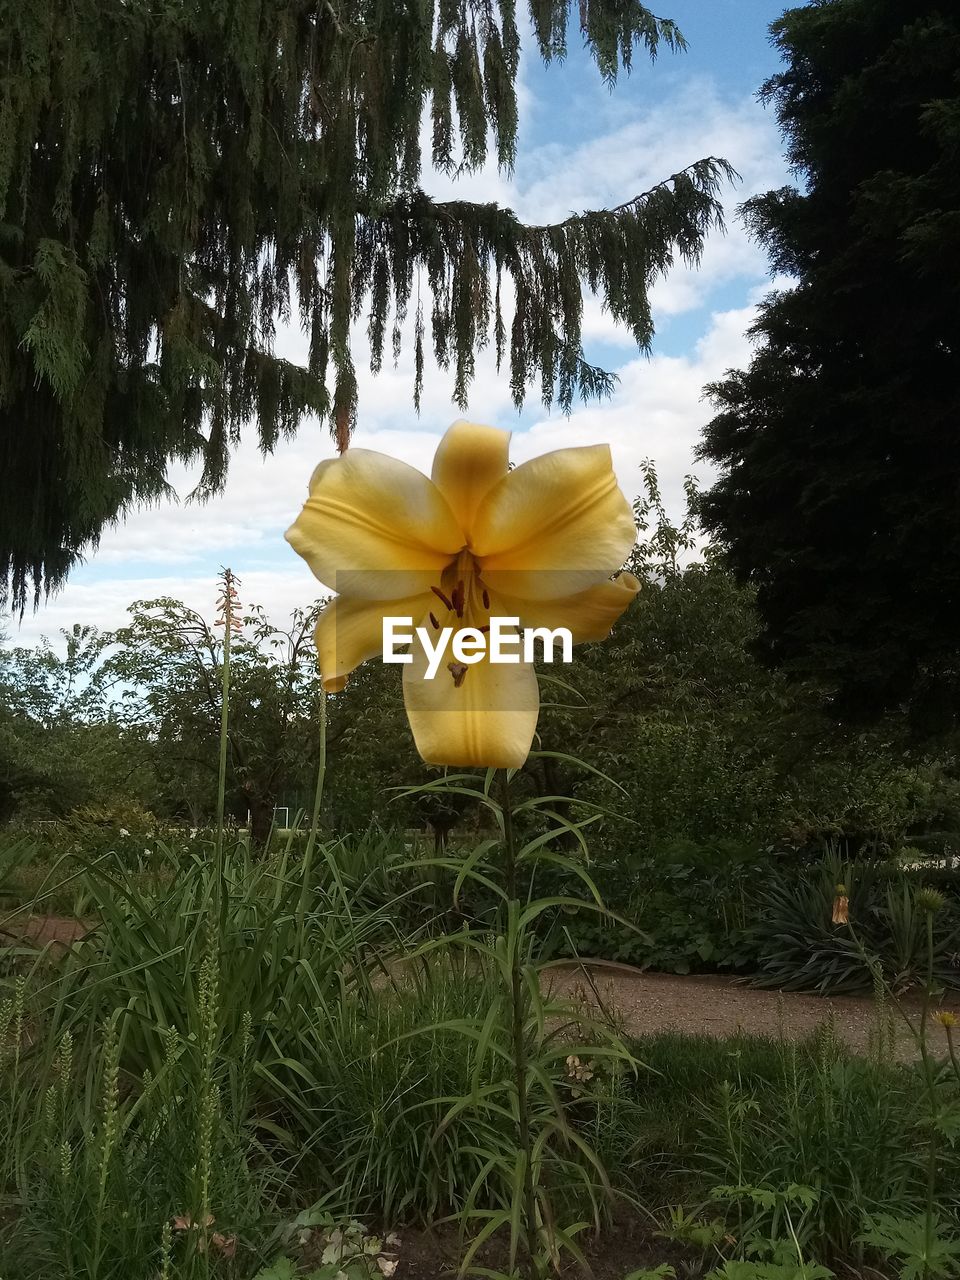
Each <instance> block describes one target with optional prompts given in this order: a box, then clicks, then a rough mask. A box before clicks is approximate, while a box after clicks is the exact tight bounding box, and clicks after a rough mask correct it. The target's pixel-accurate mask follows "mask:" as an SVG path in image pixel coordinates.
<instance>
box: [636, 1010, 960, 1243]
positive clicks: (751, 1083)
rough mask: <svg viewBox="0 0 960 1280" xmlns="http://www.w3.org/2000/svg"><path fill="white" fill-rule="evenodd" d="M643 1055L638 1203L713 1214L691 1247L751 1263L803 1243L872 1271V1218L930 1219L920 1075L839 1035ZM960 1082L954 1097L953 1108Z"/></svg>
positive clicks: (647, 1050)
mask: <svg viewBox="0 0 960 1280" xmlns="http://www.w3.org/2000/svg"><path fill="white" fill-rule="evenodd" d="M635 1052H636V1054H637V1056H638V1058H640V1060H641V1061H642V1062H643V1063H644V1064H645V1065H646V1066H647V1068H648V1069H649V1070H648V1072H647V1073H645V1074H644V1075H643V1076H642V1077H641V1081H640V1085H639V1091H638V1096H637V1101H636V1105H637V1115H636V1120H635V1121H634V1125H633V1127H634V1131H635V1133H636V1134H637V1135H638V1142H637V1147H636V1149H635V1151H634V1154H633V1162H632V1166H631V1167H632V1168H633V1169H634V1170H635V1173H634V1181H635V1186H636V1191H637V1194H638V1195H640V1196H641V1197H643V1198H645V1199H646V1202H647V1203H660V1202H662V1199H663V1197H664V1196H666V1197H668V1198H669V1199H670V1200H671V1202H675V1203H677V1204H679V1205H682V1206H697V1205H698V1204H699V1205H704V1204H705V1205H706V1206H707V1208H704V1209H701V1211H700V1212H699V1213H696V1212H694V1213H693V1214H692V1215H691V1214H689V1213H687V1214H684V1215H681V1217H682V1219H683V1221H684V1222H685V1223H686V1226H685V1227H684V1229H683V1237H682V1238H685V1239H686V1240H687V1241H688V1242H690V1243H695V1244H696V1245H697V1247H698V1248H700V1249H702V1250H704V1251H715V1250H717V1249H718V1248H719V1249H722V1251H723V1253H724V1254H725V1255H727V1256H731V1255H732V1256H733V1257H735V1258H736V1257H743V1256H744V1248H745V1246H748V1247H747V1248H746V1256H747V1257H748V1258H749V1256H750V1248H749V1246H750V1244H751V1242H756V1241H757V1240H758V1239H760V1240H767V1241H776V1240H791V1239H795V1240H796V1241H797V1242H798V1243H799V1245H800V1247H801V1248H802V1249H803V1251H804V1253H805V1255H806V1254H812V1256H813V1257H815V1258H818V1259H822V1260H824V1261H827V1262H831V1261H832V1260H834V1259H842V1258H846V1259H849V1260H851V1261H862V1260H863V1253H862V1242H861V1241H860V1240H859V1237H860V1235H861V1232H862V1231H863V1229H864V1227H865V1224H866V1223H867V1222H868V1221H869V1220H870V1218H871V1217H873V1216H874V1215H876V1214H877V1213H890V1214H894V1215H902V1216H905V1217H910V1216H912V1215H914V1214H916V1213H917V1212H919V1211H921V1209H922V1206H923V1204H924V1201H925V1198H926V1190H927V1185H926V1169H925V1167H924V1161H923V1159H922V1154H921V1153H920V1152H918V1150H917V1142H916V1135H917V1132H918V1127H919V1126H922V1125H923V1123H924V1117H925V1114H926V1100H925V1097H924V1087H923V1081H922V1073H921V1071H920V1069H919V1068H918V1067H916V1066H910V1067H895V1066H892V1065H891V1064H890V1063H889V1062H887V1061H878V1060H873V1059H867V1058H857V1057H855V1056H852V1055H851V1054H850V1053H849V1052H848V1051H847V1050H845V1049H844V1048H843V1047H842V1046H841V1043H840V1041H839V1039H838V1038H837V1036H836V1034H835V1033H834V1032H833V1031H832V1029H831V1028H830V1026H829V1025H826V1026H825V1027H824V1028H822V1029H821V1031H820V1033H819V1034H818V1036H817V1037H816V1038H815V1039H813V1040H811V1041H809V1042H806V1043H802V1044H797V1043H793V1042H790V1041H786V1040H778V1041H763V1040H756V1039H752V1038H746V1037H744V1038H737V1039H733V1040H728V1041H716V1040H713V1039H712V1038H710V1037H706V1036H702V1037H696V1036H691V1035H688V1034H684V1035H681V1034H672V1035H660V1036H652V1037H647V1038H645V1039H644V1040H642V1041H641V1042H640V1043H638V1044H637V1045H636V1046H635ZM956 1083H957V1082H954V1083H953V1085H950V1086H948V1085H946V1084H945V1085H944V1088H947V1089H948V1090H952V1094H951V1096H953V1097H956ZM957 1159H958V1154H957V1151H956V1150H955V1149H949V1150H946V1151H944V1152H943V1153H942V1155H941V1158H940V1160H939V1161H938V1165H937V1169H936V1181H935V1187H934V1191H935V1208H937V1207H939V1209H940V1212H941V1214H942V1215H944V1216H945V1217H947V1218H949V1220H950V1221H951V1222H955V1220H956V1218H955V1215H956V1208H955V1203H954V1196H953V1188H954V1186H955V1182H956V1178H957V1176H958V1173H960V1166H958V1164H957ZM718 1188H723V1190H722V1191H720V1192H719V1194H718V1193H717V1189H718ZM791 1188H793V1189H794V1194H790V1189H791ZM711 1224H712V1225H711ZM694 1229H696V1230H698V1231H700V1232H701V1234H700V1236H699V1237H697V1238H695V1237H694V1236H693V1235H692V1234H691V1233H692V1231H693V1230H694ZM664 1230H665V1231H667V1232H668V1233H669V1234H671V1235H676V1234H677V1233H676V1231H675V1230H673V1229H672V1228H671V1227H670V1225H669V1223H668V1224H667V1225H665V1227H664ZM704 1232H706V1234H704ZM725 1237H726V1239H725Z"/></svg>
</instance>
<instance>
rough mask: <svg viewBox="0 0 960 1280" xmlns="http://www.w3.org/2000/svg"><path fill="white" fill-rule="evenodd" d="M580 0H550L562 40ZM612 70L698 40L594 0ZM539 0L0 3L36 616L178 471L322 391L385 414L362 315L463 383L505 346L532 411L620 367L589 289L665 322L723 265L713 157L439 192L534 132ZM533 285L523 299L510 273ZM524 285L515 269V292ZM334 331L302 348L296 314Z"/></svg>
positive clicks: (0, 181)
mask: <svg viewBox="0 0 960 1280" xmlns="http://www.w3.org/2000/svg"><path fill="white" fill-rule="evenodd" d="M569 8H570V3H569V0H530V15H531V19H532V26H533V31H534V33H535V41H536V45H537V47H538V49H539V52H540V54H541V55H542V56H543V58H544V59H547V60H551V59H559V58H562V56H563V54H564V53H565V42H566V40H567V38H568V27H570V26H572V25H574V24H571V22H570V14H569ZM577 18H578V21H579V29H580V33H581V34H582V38H583V39H584V40H585V42H586V44H587V46H588V48H589V49H590V51H591V52H592V54H593V57H594V59H595V61H596V63H597V64H598V67H599V70H600V73H601V74H602V75H603V76H604V77H605V79H606V80H607V81H608V82H611V83H612V82H613V81H614V80H615V79H616V77H617V75H618V73H620V72H621V71H622V70H624V69H626V70H629V68H630V63H631V59H632V56H633V54H634V53H635V51H636V50H637V49H641V50H642V49H645V50H646V51H647V52H648V53H649V54H650V55H651V56H655V55H656V53H657V51H658V49H659V48H660V47H661V46H662V45H663V46H667V47H669V48H670V49H678V48H682V46H683V39H682V36H681V35H680V33H679V31H678V30H677V29H676V27H675V26H674V25H673V23H671V22H669V21H667V20H663V19H660V18H656V17H654V16H653V15H652V14H651V13H650V12H649V11H648V10H647V9H645V8H644V7H643V6H642V5H640V4H638V3H636V0H579V7H578V13H577ZM519 56H520V40H519V35H518V27H517V17H516V13H515V3H514V0H408V2H405V3H403V4H400V3H395V2H394V0H349V3H348V0H177V3H173V4H165V3H159V4H158V3H157V2H156V0H73V3H72V4H70V5H69V6H62V5H60V4H59V3H57V2H56V0H32V2H31V3H29V4H23V3H21V0H0V68H2V71H0V589H2V590H3V592H4V594H5V596H6V598H7V602H8V604H9V605H11V606H13V607H15V608H20V609H22V608H23V607H24V605H25V603H26V601H27V600H28V599H29V597H30V596H31V594H32V595H33V598H34V600H35V601H36V600H37V599H39V597H40V595H41V594H42V592H43V591H44V590H49V589H50V588H52V587H55V586H56V585H58V584H59V583H60V582H62V581H63V579H64V577H65V576H66V574H67V573H68V571H69V569H70V567H71V565H72V564H74V563H75V562H76V560H77V558H78V556H79V553H80V552H81V550H82V548H84V547H85V546H87V545H88V544H95V542H96V539H97V537H98V535H99V533H100V531H101V530H102V529H103V527H104V526H105V525H106V524H107V523H109V522H111V521H113V520H116V519H117V518H119V517H120V516H121V515H122V513H123V512H124V510H125V509H127V508H128V507H130V506H131V505H132V504H135V503H138V502H143V501H148V500H151V499H154V498H156V497H158V496H160V495H162V494H163V493H164V492H165V491H166V487H167V481H166V473H167V467H168V464H169V463H170V462H171V461H172V460H175V459H182V460H193V461H196V460H197V459H202V462H203V471H202V480H201V486H200V488H201V492H213V491H215V490H216V489H217V488H218V486H220V485H221V484H222V482H223V479H224V476H225V473H226V469H227V463H228V457H229V453H230V450H231V447H232V446H233V445H234V444H235V443H236V441H237V440H238V438H239V435H240V432H241V429H242V428H248V424H249V429H253V424H255V429H256V430H257V431H258V433H259V442H260V445H261V447H262V448H263V449H264V450H270V449H271V448H272V447H273V446H274V445H275V443H276V442H277V441H278V440H279V439H280V438H281V437H283V436H285V435H289V434H290V433H292V432H293V431H294V430H295V429H296V427H297V424H298V422H299V421H300V420H301V419H302V418H303V416H304V415H305V414H307V413H313V414H316V415H318V416H319V417H320V418H321V419H322V420H325V421H328V422H329V424H330V426H331V429H332V430H333V432H334V434H335V436H336V439H337V442H338V444H339V446H340V447H341V448H342V447H344V446H345V445H346V443H347V440H348V439H349V435H350V432H351V430H352V427H353V423H354V420H355V415H356V411H357V382H356V376H355V370H354V365H353V362H352V360H351V354H350V330H351V325H352V324H353V323H354V322H355V321H357V320H358V319H359V318H361V317H363V316H366V317H367V325H368V333H369V337H370V345H371V352H372V364H373V368H374V370H376V369H378V368H379V366H380V363H381V361H382V359H383V356H384V351H385V348H387V347H388V346H389V347H390V348H391V349H392V352H393V355H394V357H397V356H398V355H399V352H400V350H401V347H402V344H403V342H404V340H405V335H411V336H410V339H409V340H410V341H412V342H413V344H414V346H415V353H414V356H415V358H414V364H415V369H416V376H415V385H414V386H413V387H412V393H413V398H414V400H415V401H417V400H418V399H419V394H420V388H421V384H422V378H423V366H424V346H425V343H426V342H427V341H428V337H429V340H431V341H432V345H433V350H434V352H435V354H436V358H437V360H438V361H439V363H440V365H441V366H442V367H444V368H450V369H452V370H453V371H454V373H455V398H456V400H457V401H458V403H460V404H462V403H463V402H464V400H465V398H466V395H467V390H468V387H469V384H470V380H471V377H472V375H473V372H474V359H475V355H476V352H477V351H478V349H480V348H481V347H483V346H484V345H485V344H486V343H488V342H490V341H492V342H493V343H494V345H495V349H496V355H497V360H498V364H499V362H503V363H504V364H505V365H506V366H507V367H508V369H509V377H510V384H511V388H512V393H513V398H514V400H515V402H516V404H517V405H518V406H519V405H521V404H522V402H523V400H524V396H525V395H526V393H527V391H528V389H529V388H530V387H531V385H533V384H535V383H537V384H539V392H540V395H541V396H542V398H543V400H544V401H545V402H546V403H548V404H549V403H551V402H556V403H558V404H559V405H560V406H561V407H562V408H564V409H566V408H568V407H569V406H570V404H571V403H572V402H573V400H574V399H575V398H576V397H577V396H578V395H579V396H590V395H595V394H597V393H603V392H604V391H606V390H608V389H609V385H610V379H609V377H608V375H606V374H605V373H604V372H603V371H602V370H599V369H597V368H595V367H593V366H591V365H590V364H589V363H588V362H587V361H586V360H585V358H584V354H583V349H582V345H581V335H580V324H581V313H582V288H583V285H584V283H587V284H589V286H590V287H591V288H592V289H595V290H597V291H598V293H599V295H600V296H601V297H602V299H603V300H604V301H605V303H606V304H607V306H608V308H609V310H610V312H611V314H612V315H613V316H614V317H615V318H616V319H617V320H619V321H621V322H622V323H623V324H625V325H626V326H628V327H629V329H630V331H631V332H632V334H633V336H634V337H635V339H636V341H637V343H638V344H639V346H640V347H641V348H646V347H647V346H648V345H649V342H650V339H651V336H652V324H651V317H650V309H649V304H648V300H647V292H648V288H649V286H650V283H651V281H652V280H653V279H654V278H655V276H656V275H657V274H658V273H659V272H661V271H663V270H664V269H665V268H666V267H667V266H668V265H669V264H670V263H671V261H672V260H673V258H674V257H675V255H680V256H681V257H683V259H685V260H686V261H688V262H689V261H696V260H697V258H698V256H699V253H700V250H701V246H702V243H703V239H704V236H705V234H706V232H707V230H708V229H709V228H710V227H711V225H713V224H716V223H719V221H720V207H719V204H718V201H717V192H718V188H719V185H720V183H721V182H722V181H723V180H725V179H726V178H728V177H729V176H731V173H732V171H731V170H730V168H729V166H727V165H726V164H725V163H724V162H723V161H720V160H717V159H712V158H711V159H704V160H700V161H697V162H696V163H693V164H692V165H691V166H690V167H689V168H687V169H685V170H684V171H682V172H680V173H677V174H675V175H673V176H672V177H670V178H668V179H667V180H665V181H664V182H663V183H662V184H661V185H658V186H657V187H655V188H654V189H653V190H651V191H648V192H646V193H644V194H642V195H639V196H636V197H635V198H633V199H630V200H628V201H627V202H626V203H625V204H622V205H620V206H619V207H618V208H616V209H613V210H599V211H595V212H588V213H584V214H582V215H580V216H573V217H570V218H568V219H567V220H566V221H564V222H561V223H558V224H556V225H553V226H538V227H533V226H525V225H523V224H521V223H520V222H519V221H518V220H517V218H516V217H515V216H514V215H513V214H512V213H511V212H510V211H509V210H506V209H502V208H499V207H498V206H496V205H492V204H491V205H483V204H469V203H465V202H459V201H453V202H450V201H447V202H443V203H440V202H437V201H434V200H431V199H430V198H429V196H427V195H426V194H424V192H423V191H422V190H421V187H420V181H421V169H422V164H423V156H422V154H421V121H422V117H423V114H424V111H425V110H426V111H427V112H428V115H429V120H430V123H431V125H432V160H433V163H434V164H435V165H436V166H438V167H440V168H441V169H445V170H448V171H453V170H455V169H457V168H461V169H466V170H470V169H474V168H476V167H477V166H479V165H481V164H482V163H483V162H484V160H485V159H486V156H487V151H488V146H491V145H492V146H493V147H495V149H496V156H497V159H498V161H499V163H500V164H501V165H502V166H504V167H505V168H507V169H509V168H510V166H511V165H512V163H513V160H514V154H515V145H516V136H517V100H516V93H515V82H516V76H517V69H518V60H519ZM507 281H509V284H510V285H511V286H512V288H511V289H510V296H511V299H512V302H511V305H510V306H509V307H508V306H507V305H506V304H505V299H504V302H503V303H502V301H501V285H502V284H504V283H505V282H507ZM503 293H504V295H506V294H507V288H506V287H505V288H504V289H503ZM294 316H297V317H298V318H299V320H300V321H301V322H302V324H303V326H304V327H305V330H306V332H307V333H308V335H309V360H308V363H307V365H306V367H299V366H297V365H294V364H292V363H290V362H288V361H286V360H283V359H280V358H278V357H277V356H276V355H275V354H274V352H273V341H272V340H273V337H274V330H275V326H276V324H277V321H278V320H280V321H282V322H285V321H286V320H288V319H289V318H291V317H294Z"/></svg>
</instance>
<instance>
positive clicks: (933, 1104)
mask: <svg viewBox="0 0 960 1280" xmlns="http://www.w3.org/2000/svg"><path fill="white" fill-rule="evenodd" d="M926 915H927V981H926V984H925V986H924V991H923V1007H922V1009H921V1011H920V1059H921V1061H922V1063H923V1078H924V1081H925V1083H926V1086H927V1096H928V1097H929V1100H930V1145H929V1147H928V1148H927V1203H926V1212H925V1214H924V1233H923V1234H924V1254H925V1256H924V1260H923V1275H924V1280H929V1276H930V1258H931V1255H932V1253H933V1237H934V1204H935V1201H936V1193H937V1129H936V1122H937V1110H938V1107H937V1081H936V1073H935V1071H934V1067H933V1063H932V1061H931V1059H930V1051H929V1049H928V1047H927V1021H928V1018H929V1015H930V1002H931V1000H932V999H933V912H932V911H927V913H926Z"/></svg>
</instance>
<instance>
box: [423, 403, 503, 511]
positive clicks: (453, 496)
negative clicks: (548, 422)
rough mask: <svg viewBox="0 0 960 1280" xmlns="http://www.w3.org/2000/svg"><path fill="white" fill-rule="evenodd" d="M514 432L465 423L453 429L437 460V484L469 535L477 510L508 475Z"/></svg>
mask: <svg viewBox="0 0 960 1280" xmlns="http://www.w3.org/2000/svg"><path fill="white" fill-rule="evenodd" d="M509 452H510V432H509V431H501V430H500V429H499V428H498V427H484V426H480V425H479V424H478V423H476V422H464V421H463V420H462V419H461V420H460V421H458V422H455V423H454V424H453V426H452V427H449V428H448V429H447V431H446V432H445V434H444V437H443V439H442V440H441V441H440V443H439V445H438V446H437V452H436V453H435V454H434V457H433V471H432V476H433V483H434V484H435V485H436V486H437V488H438V489H439V490H440V492H441V493H442V494H443V496H444V497H445V498H446V500H447V502H448V503H449V504H450V507H451V510H452V511H453V513H454V515H455V516H456V517H457V519H458V520H459V521H460V526H461V528H462V529H464V530H465V531H466V533H467V534H468V535H469V533H470V526H471V525H472V523H473V517H474V515H475V514H476V511H477V507H478V506H479V505H480V503H481V502H482V501H483V499H484V498H485V497H486V496H487V494H488V493H489V492H490V490H491V489H492V488H493V486H494V485H495V484H496V483H497V482H498V481H499V480H502V479H503V477H504V476H505V475H506V474H507V462H508V459H509Z"/></svg>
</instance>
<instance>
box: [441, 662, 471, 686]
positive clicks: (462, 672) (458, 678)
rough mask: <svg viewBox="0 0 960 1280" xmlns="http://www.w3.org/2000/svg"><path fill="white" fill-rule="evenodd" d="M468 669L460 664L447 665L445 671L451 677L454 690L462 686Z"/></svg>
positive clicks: (450, 663)
mask: <svg viewBox="0 0 960 1280" xmlns="http://www.w3.org/2000/svg"><path fill="white" fill-rule="evenodd" d="M469 669H470V668H469V667H466V666H464V664H463V663H462V662H448V663H447V670H448V671H449V672H450V674H451V675H452V676H453V687H454V688H455V689H459V688H460V686H461V685H462V684H463V682H464V680H465V678H466V675H467V672H468V671H469Z"/></svg>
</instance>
